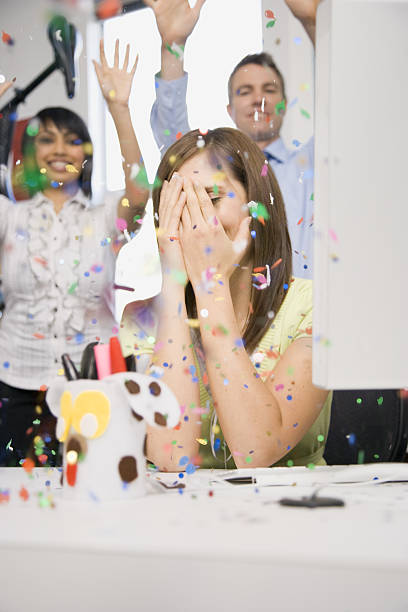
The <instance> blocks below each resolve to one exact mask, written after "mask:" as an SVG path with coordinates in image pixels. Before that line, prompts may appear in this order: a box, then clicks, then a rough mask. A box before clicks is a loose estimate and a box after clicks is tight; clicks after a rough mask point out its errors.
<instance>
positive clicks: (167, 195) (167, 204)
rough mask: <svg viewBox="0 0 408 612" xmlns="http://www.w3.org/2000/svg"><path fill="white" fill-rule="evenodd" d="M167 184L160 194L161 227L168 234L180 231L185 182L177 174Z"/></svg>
mask: <svg viewBox="0 0 408 612" xmlns="http://www.w3.org/2000/svg"><path fill="white" fill-rule="evenodd" d="M166 183H167V184H166V186H165V187H164V185H163V187H164V188H163V187H162V190H161V194H160V205H159V221H160V227H161V228H162V229H164V230H166V231H167V232H175V231H177V229H178V222H179V220H180V214H181V210H182V208H183V206H184V204H185V194H184V195H183V196H182V197H181V198H180V196H181V194H182V193H183V192H182V188H183V180H182V178H181V177H180V176H178V175H177V174H173V176H172V178H171V179H170V182H167V181H166ZM175 219H177V221H176V220H175Z"/></svg>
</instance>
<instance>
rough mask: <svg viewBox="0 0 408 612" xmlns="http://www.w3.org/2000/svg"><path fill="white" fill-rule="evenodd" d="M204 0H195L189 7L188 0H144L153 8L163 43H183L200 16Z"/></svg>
mask: <svg viewBox="0 0 408 612" xmlns="http://www.w3.org/2000/svg"><path fill="white" fill-rule="evenodd" d="M204 2H205V0H197V2H196V4H195V6H194V8H190V5H189V3H188V0H144V3H145V4H146V5H147V6H150V8H151V9H153V12H154V16H155V18H156V23H157V27H158V29H159V33H160V36H161V38H162V41H163V43H164V44H168V45H172V44H173V43H177V44H178V45H184V43H185V42H186V40H187V38H188V37H189V36H190V34H191V32H192V31H193V30H194V27H195V25H196V23H197V21H198V18H199V16H200V11H201V8H202V6H203V4H204Z"/></svg>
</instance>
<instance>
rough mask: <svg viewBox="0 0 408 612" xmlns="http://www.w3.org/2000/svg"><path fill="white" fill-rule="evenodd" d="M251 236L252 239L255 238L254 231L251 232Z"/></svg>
mask: <svg viewBox="0 0 408 612" xmlns="http://www.w3.org/2000/svg"><path fill="white" fill-rule="evenodd" d="M251 236H252V238H255V236H256V231H255V230H251Z"/></svg>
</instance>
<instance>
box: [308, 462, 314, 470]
mask: <svg viewBox="0 0 408 612" xmlns="http://www.w3.org/2000/svg"><path fill="white" fill-rule="evenodd" d="M306 467H307V469H308V470H314V469H315V467H316V466H315V464H314V463H308V464H307V466H306Z"/></svg>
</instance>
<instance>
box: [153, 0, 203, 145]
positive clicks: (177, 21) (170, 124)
mask: <svg viewBox="0 0 408 612" xmlns="http://www.w3.org/2000/svg"><path fill="white" fill-rule="evenodd" d="M144 2H145V4H146V5H147V6H149V7H151V9H152V10H153V12H154V16H155V18H156V23H157V28H158V30H159V34H160V37H161V41H162V44H161V70H160V73H159V78H157V77H156V101H155V103H154V105H153V108H152V112H151V117H150V123H151V126H152V131H153V135H154V138H155V140H156V143H157V145H158V147H159V149H160V152H161V154H163V153H164V152H165V151H166V149H167V148H168V147H169V146H170V145H171V144H172V143H173V142H174V141H175V139H176V136H177V134H178V133H181V134H185V133H186V132H188V131H189V130H190V126H189V124H188V117H187V106H186V90H187V75H186V74H185V72H184V47H185V45H186V42H187V39H188V37H189V36H190V34H191V32H192V31H193V29H194V27H195V25H196V23H197V21H198V18H199V15H200V11H201V7H202V6H203V4H204V2H205V0H197V2H196V4H195V6H194V8H190V5H189V3H188V0H144Z"/></svg>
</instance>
